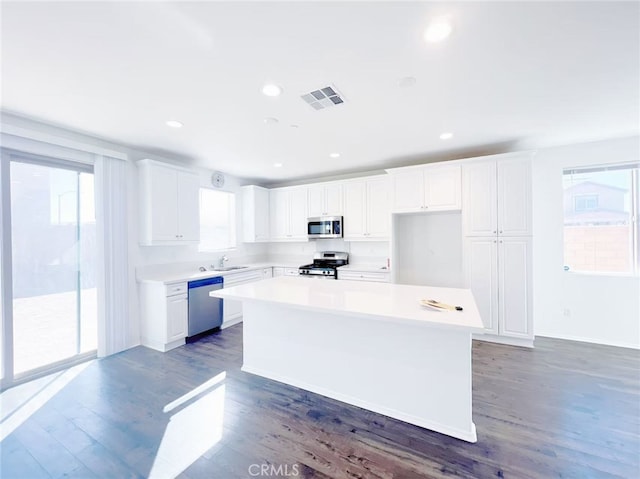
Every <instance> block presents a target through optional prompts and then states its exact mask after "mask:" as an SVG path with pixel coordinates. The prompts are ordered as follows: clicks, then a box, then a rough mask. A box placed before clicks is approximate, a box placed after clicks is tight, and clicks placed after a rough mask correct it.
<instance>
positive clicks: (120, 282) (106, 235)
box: [94, 155, 132, 356]
mask: <svg viewBox="0 0 640 479" xmlns="http://www.w3.org/2000/svg"><path fill="white" fill-rule="evenodd" d="M128 166H129V165H128V162H127V161H122V160H120V159H115V158H110V157H107V156H102V155H96V162H95V166H94V175H95V193H96V231H97V248H98V258H99V259H98V264H99V266H98V271H97V290H98V291H97V293H98V356H108V355H110V354H114V353H117V352H119V351H122V350H124V349H127V348H129V347H131V346H132V344H131V341H130V338H129V336H130V333H129V330H130V321H129V258H128V257H129V233H128V211H127V189H128V175H127V170H128Z"/></svg>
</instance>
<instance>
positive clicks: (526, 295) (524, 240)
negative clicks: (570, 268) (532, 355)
mask: <svg viewBox="0 0 640 479" xmlns="http://www.w3.org/2000/svg"><path fill="white" fill-rule="evenodd" d="M466 256H467V258H466V265H467V281H468V286H469V288H470V289H471V291H472V292H473V296H474V298H475V300H476V303H477V305H478V310H479V312H480V316H481V318H482V321H483V322H484V325H485V329H486V332H487V333H489V334H493V335H498V336H503V337H511V338H520V339H526V340H531V339H532V338H533V327H532V310H531V308H532V296H531V293H532V291H531V289H532V288H531V281H532V280H531V264H532V262H531V238H528V237H510V238H486V237H468V238H467V242H466Z"/></svg>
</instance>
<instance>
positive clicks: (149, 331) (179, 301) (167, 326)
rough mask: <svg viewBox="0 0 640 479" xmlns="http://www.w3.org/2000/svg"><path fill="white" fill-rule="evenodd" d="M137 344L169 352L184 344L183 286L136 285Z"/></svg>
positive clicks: (185, 303)
mask: <svg viewBox="0 0 640 479" xmlns="http://www.w3.org/2000/svg"><path fill="white" fill-rule="evenodd" d="M139 290H140V318H141V343H142V345H143V346H147V347H149V348H152V349H155V350H157V351H163V352H164V351H169V350H170V349H173V348H176V347H178V346H180V345H182V344H184V342H185V338H186V336H187V322H188V315H189V299H188V294H187V283H184V282H181V283H172V284H167V285H165V284H163V283H140V285H139Z"/></svg>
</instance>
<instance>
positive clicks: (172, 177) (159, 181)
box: [146, 166, 180, 241]
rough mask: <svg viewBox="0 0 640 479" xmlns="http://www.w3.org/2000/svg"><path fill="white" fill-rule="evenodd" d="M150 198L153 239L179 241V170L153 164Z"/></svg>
mask: <svg viewBox="0 0 640 479" xmlns="http://www.w3.org/2000/svg"><path fill="white" fill-rule="evenodd" d="M148 174H149V176H150V179H149V184H150V190H149V191H150V193H151V194H150V196H151V197H150V198H147V199H146V203H147V205H148V208H149V209H148V212H147V213H148V214H150V215H151V241H178V240H179V239H180V238H179V233H178V203H177V201H178V184H177V172H176V170H172V169H171V168H163V167H160V166H152V167H149V169H148Z"/></svg>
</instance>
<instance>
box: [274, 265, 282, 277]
mask: <svg viewBox="0 0 640 479" xmlns="http://www.w3.org/2000/svg"><path fill="white" fill-rule="evenodd" d="M276 276H284V268H281V267H280V266H274V267H273V277H274V278H275V277H276Z"/></svg>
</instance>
